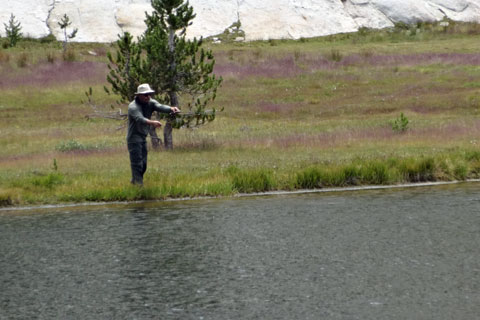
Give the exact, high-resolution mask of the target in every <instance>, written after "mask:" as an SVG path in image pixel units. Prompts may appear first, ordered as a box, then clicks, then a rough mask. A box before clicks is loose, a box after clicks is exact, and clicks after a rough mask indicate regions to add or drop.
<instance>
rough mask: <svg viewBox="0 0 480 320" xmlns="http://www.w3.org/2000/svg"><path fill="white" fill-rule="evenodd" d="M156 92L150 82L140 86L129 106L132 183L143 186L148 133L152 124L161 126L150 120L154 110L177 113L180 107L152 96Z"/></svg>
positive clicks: (128, 140)
mask: <svg viewBox="0 0 480 320" xmlns="http://www.w3.org/2000/svg"><path fill="white" fill-rule="evenodd" d="M154 93H155V91H154V90H152V88H150V85H149V84H148V83H144V84H141V85H139V86H138V88H137V92H135V100H133V101H132V102H131V103H130V104H129V106H128V131H127V146H128V152H129V154H130V167H131V169H132V180H131V183H132V184H134V185H139V186H143V175H144V174H145V171H146V170H147V135H148V132H149V131H150V126H153V127H155V128H159V127H161V126H162V124H161V123H160V121H156V120H150V118H151V117H152V113H153V112H154V111H157V112H161V113H177V112H180V109H178V108H177V107H170V106H167V105H164V104H161V103H159V102H158V101H157V100H154V99H153V98H152V95H153V94H154Z"/></svg>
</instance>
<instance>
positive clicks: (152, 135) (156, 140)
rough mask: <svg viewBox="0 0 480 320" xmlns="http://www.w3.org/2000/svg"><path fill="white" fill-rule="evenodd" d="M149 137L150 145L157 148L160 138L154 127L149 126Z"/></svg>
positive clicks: (160, 141)
mask: <svg viewBox="0 0 480 320" xmlns="http://www.w3.org/2000/svg"><path fill="white" fill-rule="evenodd" d="M149 134H150V139H151V140H152V147H153V149H155V150H156V149H158V148H160V144H161V143H162V139H160V138H159V137H158V135H157V131H156V130H155V127H153V126H150V132H149Z"/></svg>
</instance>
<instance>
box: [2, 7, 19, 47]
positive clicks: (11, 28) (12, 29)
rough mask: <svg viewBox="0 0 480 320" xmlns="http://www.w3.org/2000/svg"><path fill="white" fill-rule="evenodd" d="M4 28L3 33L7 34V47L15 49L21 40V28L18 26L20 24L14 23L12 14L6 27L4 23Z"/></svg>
mask: <svg viewBox="0 0 480 320" xmlns="http://www.w3.org/2000/svg"><path fill="white" fill-rule="evenodd" d="M4 26H5V32H6V34H7V39H8V45H9V46H10V47H15V46H16V45H17V43H18V41H20V40H21V39H22V33H21V32H20V31H21V30H22V27H21V25H20V22H17V21H15V16H14V15H13V13H12V14H11V15H10V20H9V21H8V25H7V24H5V23H4Z"/></svg>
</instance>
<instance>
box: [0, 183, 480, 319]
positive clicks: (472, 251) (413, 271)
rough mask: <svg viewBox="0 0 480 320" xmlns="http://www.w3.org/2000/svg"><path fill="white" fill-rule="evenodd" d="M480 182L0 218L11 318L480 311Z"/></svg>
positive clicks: (3, 307) (1, 296) (459, 314)
mask: <svg viewBox="0 0 480 320" xmlns="http://www.w3.org/2000/svg"><path fill="white" fill-rule="evenodd" d="M479 191H480V185H479V184H464V185H460V186H443V187H435V188H415V189H407V190H395V191H364V192H348V193H336V194H308V195H289V196H288V195H287V196H285V195H284V196H271V197H255V198H249V199H221V200H205V201H187V202H173V203H150V204H143V205H138V204H136V205H129V206H126V205H125V206H118V205H117V206H115V207H102V208H91V207H89V208H85V207H84V208H68V209H65V208H64V209H56V210H52V209H50V210H49V211H48V212H47V211H46V210H39V211H38V212H32V211H25V212H1V213H0V270H1V273H0V288H1V290H0V319H2V320H3V319H475V318H477V317H478V315H479V314H480V252H479V251H480V249H479V244H480V233H479V231H480V210H479V209H480V193H479Z"/></svg>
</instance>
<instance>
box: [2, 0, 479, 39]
mask: <svg viewBox="0 0 480 320" xmlns="http://www.w3.org/2000/svg"><path fill="white" fill-rule="evenodd" d="M190 5H192V6H193V8H194V11H195V13H196V15H197V16H196V18H195V19H194V21H193V24H192V26H190V27H189V29H188V32H187V35H188V37H200V36H203V37H209V36H214V35H218V34H221V33H223V32H224V31H225V30H226V29H227V28H229V27H230V26H232V25H233V24H235V23H237V22H238V21H240V22H241V30H242V31H243V32H244V37H242V39H241V40H246V41H250V40H267V39H299V38H302V37H303V38H308V37H315V36H322V35H328V34H335V33H343V32H354V31H357V30H358V29H359V28H361V27H367V28H385V27H391V26H393V24H394V23H396V22H405V23H414V22H417V21H438V20H441V19H443V18H444V17H447V18H449V19H452V20H456V21H474V22H480V0H190ZM150 11H151V6H150V0H22V1H20V0H8V1H2V3H1V4H0V22H1V23H8V20H9V18H10V15H11V14H12V13H13V15H14V16H15V18H16V21H19V22H20V23H21V26H22V32H23V34H24V36H30V37H33V38H40V37H44V36H46V35H48V34H50V33H52V34H53V35H54V36H55V37H56V38H57V39H59V40H62V39H63V33H62V30H60V27H59V25H58V22H59V21H60V20H61V18H62V16H63V15H64V14H67V15H68V16H69V18H70V20H71V21H72V25H71V28H70V29H68V30H67V31H69V30H73V28H78V33H77V36H76V37H75V38H74V39H73V41H81V42H112V41H115V40H117V38H118V34H121V33H122V32H124V31H128V32H130V33H132V34H133V35H135V36H138V35H141V34H142V33H143V31H144V29H145V24H144V22H143V20H144V19H145V12H150ZM1 27H2V28H1V29H0V35H2V36H5V30H4V28H3V25H2V26H1Z"/></svg>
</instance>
